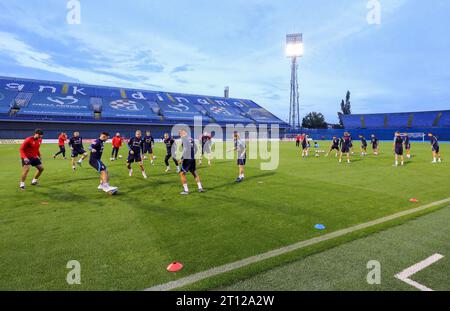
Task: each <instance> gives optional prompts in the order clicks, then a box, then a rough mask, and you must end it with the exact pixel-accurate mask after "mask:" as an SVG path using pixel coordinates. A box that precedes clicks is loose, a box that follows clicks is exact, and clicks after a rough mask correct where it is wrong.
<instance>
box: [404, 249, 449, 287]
mask: <svg viewBox="0 0 450 311" xmlns="http://www.w3.org/2000/svg"><path fill="white" fill-rule="evenodd" d="M442 258H444V256H442V255H440V254H434V255H433V256H430V257H428V258H427V259H425V260H424V261H421V262H419V263H417V264H415V265H414V266H411V267H409V268H407V269H405V270H403V271H402V272H400V273H399V274H396V275H395V277H396V278H397V279H399V280H400V281H403V282H405V283H407V284H409V285H411V286H414V287H415V288H418V289H420V290H421V291H424V292H432V291H433V290H432V289H431V288H428V287H426V286H424V285H422V284H420V283H417V282H416V281H413V280H411V279H410V277H411V276H413V275H414V274H416V273H417V272H419V271H421V270H423V269H425V268H427V267H429V266H431V265H432V264H434V263H435V262H437V261H439V260H441V259H442Z"/></svg>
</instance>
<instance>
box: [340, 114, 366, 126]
mask: <svg viewBox="0 0 450 311" xmlns="http://www.w3.org/2000/svg"><path fill="white" fill-rule="evenodd" d="M361 117H362V116H361V115H343V116H342V120H343V122H344V125H345V127H346V128H347V129H359V128H362V127H363V124H362V123H361Z"/></svg>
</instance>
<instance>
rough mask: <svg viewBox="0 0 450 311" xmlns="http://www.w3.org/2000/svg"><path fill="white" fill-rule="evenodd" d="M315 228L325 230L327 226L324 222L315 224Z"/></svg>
mask: <svg viewBox="0 0 450 311" xmlns="http://www.w3.org/2000/svg"><path fill="white" fill-rule="evenodd" d="M314 228H316V229H317V230H325V226H324V225H322V224H317V225H315V226H314Z"/></svg>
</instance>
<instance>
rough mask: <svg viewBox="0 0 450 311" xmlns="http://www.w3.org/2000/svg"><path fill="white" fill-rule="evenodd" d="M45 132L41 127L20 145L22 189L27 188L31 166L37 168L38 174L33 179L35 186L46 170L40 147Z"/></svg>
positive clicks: (32, 182)
mask: <svg viewBox="0 0 450 311" xmlns="http://www.w3.org/2000/svg"><path fill="white" fill-rule="evenodd" d="M43 136H44V132H43V131H42V130H41V129H37V130H35V131H34V135H33V136H30V137H28V138H27V139H25V140H24V142H23V143H22V145H21V146H20V157H21V159H22V176H21V177H20V185H19V187H20V189H22V190H25V181H26V180H27V176H28V173H29V172H30V168H31V166H33V167H35V168H36V169H37V172H36V174H35V175H34V177H33V180H32V181H31V184H32V185H33V186H36V185H37V184H38V179H39V177H40V176H41V174H42V172H43V171H44V167H43V166H42V162H41V152H40V147H41V144H42V137H43Z"/></svg>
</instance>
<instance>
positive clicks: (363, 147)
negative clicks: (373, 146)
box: [359, 135, 367, 157]
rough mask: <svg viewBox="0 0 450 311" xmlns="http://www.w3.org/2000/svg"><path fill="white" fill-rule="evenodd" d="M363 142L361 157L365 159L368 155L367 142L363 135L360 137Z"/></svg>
mask: <svg viewBox="0 0 450 311" xmlns="http://www.w3.org/2000/svg"><path fill="white" fill-rule="evenodd" d="M359 139H360V140H361V155H362V156H363V157H364V156H366V155H367V140H366V138H365V137H364V136H363V135H359Z"/></svg>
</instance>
